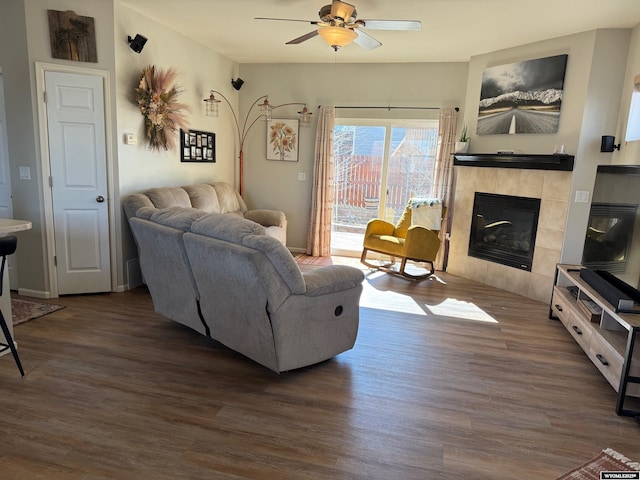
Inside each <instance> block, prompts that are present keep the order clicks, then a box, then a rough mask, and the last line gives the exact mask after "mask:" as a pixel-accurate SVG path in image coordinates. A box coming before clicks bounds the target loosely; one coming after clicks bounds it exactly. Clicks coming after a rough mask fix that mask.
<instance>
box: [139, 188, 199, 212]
mask: <svg viewBox="0 0 640 480" xmlns="http://www.w3.org/2000/svg"><path fill="white" fill-rule="evenodd" d="M144 194H145V195H146V196H147V197H149V199H150V200H151V202H152V203H153V205H154V206H155V207H156V208H169V207H185V208H189V207H191V200H190V199H189V195H188V194H187V192H186V191H185V190H184V189H183V188H180V187H157V188H150V189H149V190H146V191H145V192H144Z"/></svg>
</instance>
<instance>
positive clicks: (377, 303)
mask: <svg viewBox="0 0 640 480" xmlns="http://www.w3.org/2000/svg"><path fill="white" fill-rule="evenodd" d="M383 275H388V274H386V273H384V272H373V273H370V274H368V275H367V278H366V280H365V281H364V283H363V287H364V289H363V291H362V296H361V297H360V306H361V307H365V308H373V309H377V310H386V311H390V312H401V313H409V314H412V315H422V316H428V315H429V314H431V315H434V316H438V317H448V318H454V319H459V320H466V321H473V322H483V323H498V321H497V320H496V319H495V318H493V317H492V316H491V315H489V314H488V313H486V312H485V311H484V310H482V309H481V308H480V307H478V306H477V305H476V304H474V303H471V302H465V301H462V300H457V299H455V298H448V299H447V300H445V301H444V302H442V303H440V304H438V305H429V304H427V303H422V302H417V301H416V300H414V299H413V298H412V297H411V295H406V294H402V293H398V292H394V291H392V290H382V289H380V288H376V287H375V286H374V284H375V280H376V278H378V277H380V276H383ZM372 281H373V282H374V284H372V283H371V282H372Z"/></svg>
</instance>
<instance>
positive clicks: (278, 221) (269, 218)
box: [244, 210, 287, 227]
mask: <svg viewBox="0 0 640 480" xmlns="http://www.w3.org/2000/svg"><path fill="white" fill-rule="evenodd" d="M244 218H246V219H247V220H252V221H254V222H256V223H259V224H260V225H262V226H263V227H284V226H286V224H287V217H286V216H285V214H284V212H282V211H280V210H249V211H248V212H246V213H245V214H244Z"/></svg>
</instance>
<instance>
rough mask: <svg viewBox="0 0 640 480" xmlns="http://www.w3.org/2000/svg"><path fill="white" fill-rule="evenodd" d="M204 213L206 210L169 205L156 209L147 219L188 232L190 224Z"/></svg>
mask: <svg viewBox="0 0 640 480" xmlns="http://www.w3.org/2000/svg"><path fill="white" fill-rule="evenodd" d="M206 214H207V213H206V212H203V211H201V210H195V209H193V208H183V207H171V208H163V209H161V210H156V212H155V213H154V214H153V215H151V218H150V219H149V220H151V221H152V222H155V223H159V224H160V225H165V226H167V227H173V228H177V229H178V230H182V231H183V232H188V231H189V229H190V228H191V224H192V223H193V222H195V221H196V220H198V219H199V218H202V217H204V216H205V215H206Z"/></svg>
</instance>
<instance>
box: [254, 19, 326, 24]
mask: <svg viewBox="0 0 640 480" xmlns="http://www.w3.org/2000/svg"><path fill="white" fill-rule="evenodd" d="M254 20H277V21H280V22H304V23H310V24H311V25H317V24H318V21H317V20H299V19H297V18H271V17H254Z"/></svg>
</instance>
